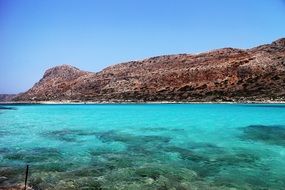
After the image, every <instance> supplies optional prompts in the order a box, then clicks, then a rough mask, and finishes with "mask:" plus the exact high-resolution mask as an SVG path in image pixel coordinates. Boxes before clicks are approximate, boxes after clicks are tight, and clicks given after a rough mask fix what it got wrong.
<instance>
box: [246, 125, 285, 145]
mask: <svg viewBox="0 0 285 190" xmlns="http://www.w3.org/2000/svg"><path fill="white" fill-rule="evenodd" d="M241 130H242V131H243V134H242V136H241V138H242V139H245V140H254V141H261V142H264V143H267V144H272V145H279V146H285V126H282V125H269V126H267V125H250V126H247V127H244V128H241Z"/></svg>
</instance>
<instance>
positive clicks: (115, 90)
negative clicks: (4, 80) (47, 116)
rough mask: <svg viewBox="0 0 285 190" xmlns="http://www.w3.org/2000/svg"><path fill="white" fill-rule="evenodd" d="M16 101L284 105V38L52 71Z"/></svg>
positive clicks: (52, 69)
mask: <svg viewBox="0 0 285 190" xmlns="http://www.w3.org/2000/svg"><path fill="white" fill-rule="evenodd" d="M14 100H16V101H49V100H52V101H61V100H72V101H248V100H249V101H259V100H285V38H284V39H279V40H277V41H275V42H273V43H271V44H267V45H262V46H259V47H255V48H252V49H248V50H241V49H234V48H223V49H218V50H214V51H210V52H207V53H201V54H198V55H190V54H178V55H165V56H158V57H152V58H149V59H145V60H142V61H131V62H127V63H122V64H117V65H113V66H110V67H107V68H105V69H103V70H102V71H100V72H98V73H92V72H85V71H80V70H79V69H77V68H74V67H72V66H68V65H62V66H57V67H54V68H51V69H49V70H47V71H46V72H45V74H44V76H43V78H42V79H41V80H40V81H39V82H38V83H36V84H35V85H34V86H33V87H32V88H31V89H30V90H28V91H27V92H25V93H23V94H21V95H19V96H17V97H16V98H15V99H14Z"/></svg>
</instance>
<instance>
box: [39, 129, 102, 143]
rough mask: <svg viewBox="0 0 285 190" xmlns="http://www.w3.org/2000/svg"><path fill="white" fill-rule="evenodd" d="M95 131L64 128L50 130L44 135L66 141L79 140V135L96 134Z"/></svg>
mask: <svg viewBox="0 0 285 190" xmlns="http://www.w3.org/2000/svg"><path fill="white" fill-rule="evenodd" d="M96 134H97V133H95V132H88V131H84V130H77V129H63V130H58V131H49V132H47V133H43V134H42V135H43V136H46V137H49V138H51V139H56V140H60V141H66V142H77V141H78V139H77V138H78V137H79V136H93V135H96Z"/></svg>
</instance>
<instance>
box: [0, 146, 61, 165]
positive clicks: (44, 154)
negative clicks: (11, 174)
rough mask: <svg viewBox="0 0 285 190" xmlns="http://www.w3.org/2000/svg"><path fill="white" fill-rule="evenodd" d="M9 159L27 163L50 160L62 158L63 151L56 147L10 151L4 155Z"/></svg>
mask: <svg viewBox="0 0 285 190" xmlns="http://www.w3.org/2000/svg"><path fill="white" fill-rule="evenodd" d="M3 157H4V158H5V159H8V160H18V161H23V162H25V163H34V162H43V161H45V162H48V161H54V160H60V159H61V153H60V152H59V151H58V150H57V149H55V148H44V147H41V148H34V149H31V150H19V151H15V150H14V151H10V152H9V153H8V154H5V155H4V156H3Z"/></svg>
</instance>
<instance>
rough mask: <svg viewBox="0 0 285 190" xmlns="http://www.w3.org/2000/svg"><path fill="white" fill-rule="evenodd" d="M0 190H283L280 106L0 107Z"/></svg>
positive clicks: (283, 113) (284, 128)
mask: <svg viewBox="0 0 285 190" xmlns="http://www.w3.org/2000/svg"><path fill="white" fill-rule="evenodd" d="M2 106H5V107H11V108H15V109H11V110H10V109H1V108H0V177H1V176H2V177H3V176H5V177H6V178H5V180H2V181H1V180H0V187H1V186H7V185H10V184H15V183H23V180H24V175H23V174H24V167H25V165H26V164H29V165H30V176H29V184H30V185H31V186H33V187H34V188H35V189H202V190H204V189H231V190H233V189H285V105H281V104H260V105H259V104H132V105H125V104H124V105H2Z"/></svg>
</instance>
